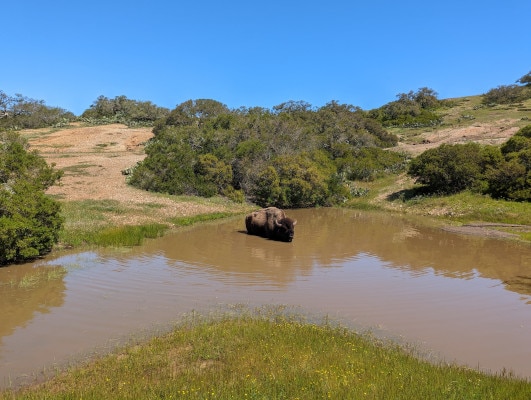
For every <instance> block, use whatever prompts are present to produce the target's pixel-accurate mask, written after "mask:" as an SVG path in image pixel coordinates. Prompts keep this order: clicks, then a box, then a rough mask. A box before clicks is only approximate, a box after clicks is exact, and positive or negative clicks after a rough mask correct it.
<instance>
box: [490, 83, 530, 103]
mask: <svg viewBox="0 0 531 400" xmlns="http://www.w3.org/2000/svg"><path fill="white" fill-rule="evenodd" d="M528 98H531V90H530V88H528V87H525V86H518V85H501V86H498V87H497V88H494V89H490V90H489V91H488V92H487V93H485V94H484V95H483V98H482V100H481V101H482V103H483V104H487V105H492V104H511V103H518V102H520V101H524V100H526V99H528Z"/></svg>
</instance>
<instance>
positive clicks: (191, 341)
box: [0, 314, 531, 400]
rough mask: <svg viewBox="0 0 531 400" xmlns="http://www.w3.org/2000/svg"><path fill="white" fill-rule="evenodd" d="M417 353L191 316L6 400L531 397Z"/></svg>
mask: <svg viewBox="0 0 531 400" xmlns="http://www.w3.org/2000/svg"><path fill="white" fill-rule="evenodd" d="M413 353H414V352H413V351H412V350H405V349H404V348H401V347H399V346H398V345H396V344H391V343H387V342H384V341H381V340H378V339H376V338H374V337H372V336H370V335H369V334H358V333H355V332H353V331H351V330H349V329H346V328H343V327H339V326H332V325H330V324H327V323H323V324H315V323H308V322H307V321H304V320H303V319H301V318H297V317H290V316H286V315H284V314H282V315H281V314H276V315H269V316H264V315H262V316H257V315H239V316H234V315H231V316H228V315H227V316H221V317H216V318H212V317H208V318H200V317H194V318H189V319H188V320H186V321H185V322H183V323H181V324H179V325H178V326H176V327H175V329H174V330H173V331H171V332H170V333H167V334H165V335H162V336H159V337H155V338H152V339H150V340H148V341H147V342H145V343H137V344H136V345H133V344H132V345H130V346H129V347H127V348H124V349H121V350H119V351H117V352H115V353H113V354H111V355H108V356H105V357H103V358H100V359H97V360H93V361H91V362H87V363H86V364H85V365H81V366H78V367H75V368H73V369H71V370H69V371H67V372H65V373H60V374H58V375H57V376H56V377H54V378H53V379H51V380H49V381H47V382H45V383H43V384H40V385H36V386H34V387H30V388H25V389H22V390H19V391H11V390H8V391H4V392H2V393H0V399H111V398H112V399H308V400H311V399H328V398H330V399H529V398H530V397H529V395H530V393H531V382H528V381H525V380H521V379H516V378H515V377H513V376H511V375H510V374H508V375H505V376H501V375H497V376H494V375H487V374H483V373H480V372H477V371H474V370H471V369H468V368H463V367H458V366H454V365H447V364H442V363H440V364H431V363H428V362H426V361H422V360H420V359H419V358H417V357H415V355H414V354H413Z"/></svg>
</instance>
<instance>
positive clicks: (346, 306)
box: [0, 209, 531, 387]
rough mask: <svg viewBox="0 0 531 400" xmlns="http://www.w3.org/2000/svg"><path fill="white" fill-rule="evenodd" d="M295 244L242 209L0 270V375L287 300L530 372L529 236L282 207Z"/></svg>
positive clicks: (482, 363) (30, 371) (451, 353)
mask: <svg viewBox="0 0 531 400" xmlns="http://www.w3.org/2000/svg"><path fill="white" fill-rule="evenodd" d="M288 215H289V216H291V217H294V218H296V219H297V220H298V224H297V227H296V232H295V239H294V241H293V242H292V243H281V242H274V241H270V240H266V239H263V238H259V237H256V236H249V235H247V234H246V233H245V227H244V223H243V217H238V218H231V219H227V220H224V221H216V222H213V223H205V224H201V225H199V226H195V227H190V228H187V229H183V230H182V231H179V232H177V233H174V234H171V235H167V236H165V237H163V238H160V239H155V240H149V241H147V242H146V243H145V244H144V245H142V246H139V247H135V248H130V249H114V250H109V249H101V250H100V249H97V250H91V251H83V252H76V253H58V254H53V255H50V256H49V257H47V258H45V259H42V260H39V261H37V262H35V263H31V264H25V265H17V266H11V267H7V268H0V387H6V386H15V385H19V384H22V383H24V382H28V381H31V380H32V379H33V378H34V377H36V376H39V374H40V372H41V371H42V370H43V369H45V370H47V371H50V370H53V369H54V366H58V365H63V364H64V363H65V362H71V361H72V360H75V359H76V357H81V358H82V357H83V356H84V355H87V354H91V352H94V351H99V350H98V349H100V350H101V349H105V348H107V347H112V346H113V344H114V343H117V342H119V341H121V340H124V338H128V337H133V336H135V335H138V334H139V333H140V332H149V331H152V330H153V329H158V328H156V327H162V326H165V325H168V324H171V323H173V322H175V321H178V320H179V318H180V317H181V316H182V315H183V314H184V313H190V312H192V311H193V310H199V311H201V310H203V311H205V310H210V309H213V308H214V309H216V308H220V307H221V308H223V307H225V306H227V305H229V306H230V305H235V304H243V305H247V306H251V307H254V306H260V305H273V306H275V305H283V306H284V305H285V306H292V307H297V308H299V309H300V310H303V312H308V313H312V314H313V315H327V316H329V317H330V318H331V319H334V320H338V321H341V322H342V323H344V324H348V325H350V326H351V327H353V329H356V330H360V331H363V330H373V331H374V332H378V334H379V335H383V336H386V337H390V338H397V339H398V340H403V341H405V342H407V343H412V344H414V345H415V346H417V347H418V348H419V349H422V350H423V351H425V352H426V353H428V354H433V355H435V356H437V357H442V358H444V360H446V361H448V362H456V363H458V364H462V365H467V366H470V367H472V368H479V369H482V370H486V371H491V372H500V371H503V370H504V369H505V370H508V371H513V372H514V373H515V374H516V375H519V376H522V377H527V378H529V379H531V247H530V246H529V245H525V244H518V243H516V242H514V241H509V240H500V239H492V238H485V237H477V236H465V235H458V234H455V233H450V232H445V231H443V230H441V229H438V228H434V227H428V226H426V225H423V224H421V223H418V222H415V221H412V220H408V219H404V218H401V217H397V216H392V215H388V214H382V213H372V212H359V211H353V210H342V209H316V210H290V211H289V212H288Z"/></svg>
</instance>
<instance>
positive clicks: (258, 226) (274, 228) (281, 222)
mask: <svg viewBox="0 0 531 400" xmlns="http://www.w3.org/2000/svg"><path fill="white" fill-rule="evenodd" d="M296 224H297V221H296V220H293V219H291V218H288V217H286V214H285V213H284V211H282V210H281V209H279V208H276V207H268V208H263V209H261V210H258V211H255V212H252V213H251V214H249V215H248V216H247V217H245V226H246V228H247V233H248V234H249V235H258V236H262V237H265V238H269V239H273V240H280V241H283V242H291V241H292V240H293V235H294V227H295V225H296Z"/></svg>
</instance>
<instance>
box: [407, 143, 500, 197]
mask: <svg viewBox="0 0 531 400" xmlns="http://www.w3.org/2000/svg"><path fill="white" fill-rule="evenodd" d="M483 154H488V153H483V152H482V149H481V146H480V145H479V144H477V143H467V144H456V145H449V144H443V145H441V146H439V147H437V148H434V149H429V150H426V151H425V152H424V153H422V154H421V155H419V156H417V157H416V158H414V159H413V160H412V161H411V163H410V165H409V169H408V174H409V175H410V176H412V177H414V178H416V180H417V182H419V183H422V184H424V185H426V186H427V187H428V188H429V189H430V191H432V192H436V193H457V192H460V191H462V190H465V189H479V188H482V187H484V186H485V183H484V181H485V176H484V172H485V169H486V168H487V166H488V165H489V163H494V164H496V158H495V157H494V158H493V157H492V155H488V157H485V158H484V157H483Z"/></svg>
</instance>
